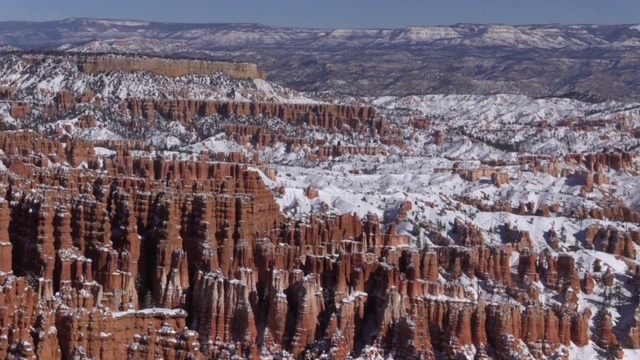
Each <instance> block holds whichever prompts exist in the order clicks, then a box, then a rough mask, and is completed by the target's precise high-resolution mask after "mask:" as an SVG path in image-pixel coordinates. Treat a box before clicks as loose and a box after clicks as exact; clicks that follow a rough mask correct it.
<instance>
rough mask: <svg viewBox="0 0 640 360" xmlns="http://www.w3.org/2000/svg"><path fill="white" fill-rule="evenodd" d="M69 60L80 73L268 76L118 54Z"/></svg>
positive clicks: (214, 64)
mask: <svg viewBox="0 0 640 360" xmlns="http://www.w3.org/2000/svg"><path fill="white" fill-rule="evenodd" d="M45 59H46V57H45V56H38V55H32V56H25V57H23V61H25V62H26V63H27V64H37V63H39V62H42V61H44V60H45ZM67 59H69V60H71V61H72V62H73V63H75V64H76V65H78V68H79V69H80V71H82V72H84V73H87V74H94V75H95V74H99V73H103V72H110V71H123V72H139V71H148V72H152V73H155V74H158V75H163V76H169V77H180V76H185V75H190V74H198V75H212V74H215V73H225V74H227V75H229V76H233V77H236V78H242V79H266V73H265V72H263V71H260V70H258V67H257V66H256V65H255V64H251V63H233V62H221V61H207V60H188V59H167V58H155V57H143V56H117V55H111V56H100V55H75V56H72V57H67Z"/></svg>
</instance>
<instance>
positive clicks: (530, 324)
mask: <svg viewBox="0 0 640 360" xmlns="http://www.w3.org/2000/svg"><path fill="white" fill-rule="evenodd" d="M114 145H117V147H118V151H117V152H116V154H115V155H112V156H109V157H99V156H97V155H96V154H95V151H93V148H92V144H91V143H85V142H82V141H80V140H70V141H69V142H67V143H66V144H65V145H64V146H63V145H62V144H60V143H59V142H55V141H47V140H44V139H42V138H41V137H39V136H38V134H35V133H29V132H4V133H2V134H0V147H1V148H2V150H3V151H4V153H5V155H3V156H0V158H1V159H0V160H2V161H3V163H4V164H6V165H7V167H8V169H9V170H8V171H5V172H2V173H0V181H1V184H3V186H0V195H2V196H3V197H4V198H6V201H4V202H0V260H2V262H0V283H2V284H4V285H1V287H2V291H1V292H0V293H1V294H4V295H1V294H0V305H1V304H6V306H4V305H3V306H4V307H3V308H2V309H0V322H1V323H0V325H1V326H2V329H6V330H2V331H7V337H6V339H7V340H6V341H5V342H2V341H4V340H2V339H4V338H3V337H0V355H3V354H6V355H7V356H9V355H11V356H14V355H12V354H17V355H20V356H23V357H29V356H32V355H38V354H40V355H38V356H42V357H45V356H46V357H47V358H54V359H55V358H73V357H74V356H77V357H83V356H84V357H95V358H117V357H132V358H149V357H161V358H172V359H186V358H196V359H198V358H203V357H209V358H221V359H224V358H233V357H235V358H258V357H268V356H282V355H283V354H284V353H285V352H287V353H290V354H293V355H294V356H303V357H304V356H307V357H309V358H318V357H320V356H321V355H322V354H332V355H333V356H335V357H337V358H341V357H345V356H347V355H351V354H354V355H360V354H361V352H362V351H364V350H363V349H371V348H375V349H378V350H380V351H381V352H382V353H385V354H390V355H393V356H396V357H399V358H411V357H415V358H426V359H433V358H435V355H434V354H437V353H438V352H439V353H441V354H442V353H444V354H447V356H450V357H452V358H456V357H461V356H472V355H473V354H474V353H475V354H479V355H480V356H483V354H485V352H484V351H485V350H484V349H487V351H488V350H491V351H495V353H494V354H495V355H496V356H497V357H501V358H506V357H508V356H511V355H512V354H517V353H522V352H523V351H524V350H523V349H522V348H519V345H518V344H520V341H522V342H523V343H524V344H525V345H526V349H527V350H526V351H527V352H529V353H531V354H533V355H534V356H537V357H542V356H547V357H553V356H556V355H559V354H561V353H562V351H563V349H564V347H565V346H568V345H569V342H570V341H573V342H574V343H576V344H583V345H579V346H584V344H586V343H585V336H586V341H587V342H588V339H589V332H588V330H589V323H590V321H589V320H590V314H586V313H578V312H577V308H576V307H575V306H574V305H575V301H574V297H575V293H577V292H579V291H580V279H579V278H578V276H577V271H576V265H575V263H574V261H573V258H572V257H570V256H565V255H558V256H553V255H549V256H547V257H544V256H542V255H540V254H537V253H535V251H533V248H534V247H533V245H534V244H533V241H532V239H531V235H530V234H529V233H528V232H526V231H523V230H518V229H515V228H514V227H513V226H511V225H509V224H506V225H505V228H504V233H505V240H506V241H507V244H504V245H487V244H485V240H484V238H483V235H482V232H481V231H480V230H479V229H478V228H476V227H475V226H474V225H472V224H469V223H465V222H463V221H462V220H460V219H457V220H456V221H455V222H454V224H453V227H452V237H453V238H455V239H453V240H454V241H455V242H457V244H456V245H455V246H449V245H450V244H449V245H447V243H446V241H447V239H441V241H438V240H437V237H436V236H435V235H434V236H431V235H432V234H431V233H430V234H429V236H430V237H431V238H433V240H434V241H433V242H434V243H441V244H443V245H434V246H430V247H429V248H417V247H415V246H414V239H413V237H412V236H410V235H399V234H398V233H397V232H396V226H399V225H398V224H397V221H396V220H397V219H399V218H405V217H406V216H407V214H408V212H409V211H411V210H412V208H413V206H414V205H413V203H412V202H411V201H408V200H403V201H401V202H399V203H398V204H397V208H396V214H395V217H394V216H391V217H389V219H387V221H386V223H381V221H380V219H379V218H378V216H377V215H374V214H368V215H366V216H364V217H362V218H361V217H360V216H358V215H356V214H342V215H326V216H320V215H311V216H309V217H306V218H303V217H301V218H297V219H287V218H285V217H284V215H283V214H282V213H281V212H280V209H279V205H278V204H277V203H276V201H275V198H274V194H273V193H272V192H271V191H270V190H269V189H267V187H266V186H265V184H264V183H263V182H262V179H261V175H260V174H259V172H257V171H255V170H251V169H250V168H249V167H248V166H247V165H246V164H239V163H225V162H212V161H210V159H209V158H208V156H201V157H200V158H199V159H198V160H178V159H177V158H174V157H171V158H165V157H162V156H157V157H155V158H150V157H140V156H133V155H132V154H131V152H130V151H129V150H128V148H127V146H128V145H129V144H114ZM130 145H134V144H130ZM39 153H46V154H49V156H48V157H46V159H47V160H49V159H50V160H51V161H56V162H58V163H60V164H61V165H63V166H61V167H48V166H42V159H41V157H40V156H39V155H38V156H36V155H35V154H39ZM82 163H84V164H82ZM65 164H66V165H71V164H79V165H81V166H80V167H79V168H71V167H65ZM312 190H314V189H312V188H310V189H308V190H307V195H310V197H313V195H314V191H312ZM524 208H525V211H527V212H533V211H535V208H534V207H533V206H529V205H524ZM630 238H631V237H630ZM516 251H517V252H518V253H519V254H517V256H518V257H519V265H518V281H513V280H512V274H511V260H512V254H514V253H515V252H516ZM465 275H466V276H467V277H468V278H470V279H475V278H478V279H481V280H483V282H484V283H485V284H486V285H485V289H484V290H486V291H488V292H491V293H490V294H487V293H484V291H480V289H474V288H472V287H470V286H468V285H464V283H463V282H461V281H459V279H464V276H465ZM527 279H528V280H527ZM538 279H540V280H542V281H543V282H544V284H545V286H547V287H548V288H550V289H552V290H553V289H555V290H558V291H560V292H561V293H562V294H560V296H564V298H565V299H566V301H565V303H566V305H564V306H562V307H558V308H553V307H548V306H545V305H544V304H542V303H541V296H540V290H539V289H538V288H536V287H535V286H530V282H531V281H537V280H538ZM465 281H466V280H465ZM571 294H573V296H574V297H571V296H572V295H571ZM2 296H4V298H2ZM505 297H507V298H511V299H514V300H516V301H518V302H521V303H522V304H525V305H526V306H524V307H522V308H521V307H520V305H516V304H515V303H514V302H512V301H501V300H498V301H496V300H497V299H503V298H505ZM486 299H492V301H491V302H488V301H486ZM3 309H6V310H3ZM25 309H27V310H25ZM32 329H34V330H32ZM40 329H43V330H42V331H40ZM606 330H607V329H606V326H605V327H604V330H603V331H602V334H600V335H601V336H603V337H605V338H606V336H607V335H606V333H607V331H606ZM36 335H37V336H36ZM36 338H37V341H36ZM609 341H613V340H612V337H611V336H609ZM485 347H486V348H485ZM474 349H475V350H474ZM510 354H511V355H510ZM17 355H16V356H17Z"/></svg>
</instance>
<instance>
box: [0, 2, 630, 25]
mask: <svg viewBox="0 0 640 360" xmlns="http://www.w3.org/2000/svg"><path fill="white" fill-rule="evenodd" d="M68 17H99V18H117V19H139V20H150V21H166V22H199V23H210V22H256V23H262V24H267V25H277V26H290V27H315V28H338V27H340V28H400V27H406V26H411V25H448V24H455V23H481V24H482V23H503V24H545V23H563V24H578V23H582V24H584V23H592V24H629V23H640V0H393V1H391V0H387V1H384V0H182V1H178V0H173V1H169V0H0V21H5V20H30V21H45V20H59V19H63V18H68Z"/></svg>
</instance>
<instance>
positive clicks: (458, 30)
mask: <svg viewBox="0 0 640 360" xmlns="http://www.w3.org/2000/svg"><path fill="white" fill-rule="evenodd" d="M16 47H17V48H20V49H25V50H62V51H76V52H98V53H100V52H103V53H141V54H150V55H163V56H167V55H172V56H189V57H206V58H213V59H224V60H234V61H246V62H252V63H256V64H257V65H258V67H260V68H262V69H265V70H267V72H268V74H269V78H270V79H273V80H274V81H276V82H279V83H281V84H283V85H286V86H289V87H293V88H296V89H298V90H304V91H336V92H340V93H345V94H350V95H356V96H380V95H410V94H429V93H431V94H433V93H443V94H455V93H469V94H496V93H515V94H524V95H528V96H534V97H542V96H563V95H566V94H570V93H574V94H579V96H589V97H593V98H599V99H603V100H606V99H637V97H638V95H640V85H639V84H638V82H637V79H636V76H635V70H636V69H637V68H638V66H639V65H640V25H519V26H512V25H473V24H458V25H453V26H435V27H409V28H405V29H333V30H332V29H302V28H283V27H272V26H264V25H259V24H172V23H158V22H147V21H130V20H104V19H82V18H74V19H65V20H61V21H50V22H0V51H10V50H15V48H16Z"/></svg>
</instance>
